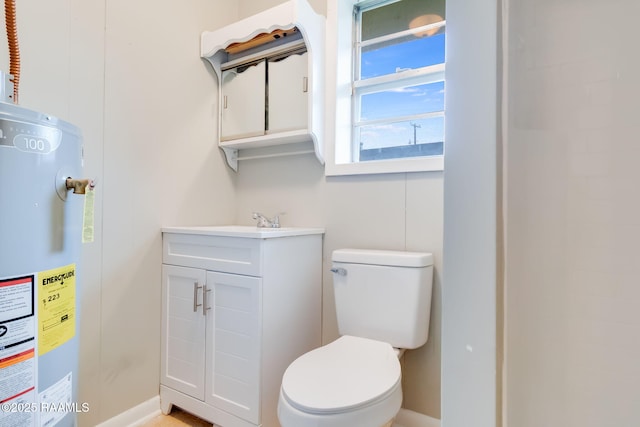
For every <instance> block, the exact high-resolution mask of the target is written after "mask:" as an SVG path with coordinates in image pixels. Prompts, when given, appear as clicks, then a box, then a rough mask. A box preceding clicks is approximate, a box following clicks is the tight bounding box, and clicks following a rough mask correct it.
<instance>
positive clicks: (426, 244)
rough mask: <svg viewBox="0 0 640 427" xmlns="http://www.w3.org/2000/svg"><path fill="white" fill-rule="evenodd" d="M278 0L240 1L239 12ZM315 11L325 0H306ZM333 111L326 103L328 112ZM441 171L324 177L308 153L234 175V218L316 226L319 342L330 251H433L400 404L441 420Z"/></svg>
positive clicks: (328, 322)
mask: <svg viewBox="0 0 640 427" xmlns="http://www.w3.org/2000/svg"><path fill="white" fill-rule="evenodd" d="M279 3H281V1H279V0H270V1H261V2H256V1H255V0H244V1H242V2H240V11H241V13H240V18H244V17H246V16H250V15H252V14H255V13H257V12H260V11H261V10H264V9H266V8H268V7H272V6H275V5H277V4H279ZM310 3H311V5H312V6H313V7H314V8H315V9H316V11H317V12H319V13H323V14H324V12H325V10H326V1H318V0H316V1H311V2H310ZM331 111H332V110H331V109H329V111H328V112H327V114H329V113H330V112H331ZM442 186H443V175H442V173H441V172H436V173H411V174H388V175H369V176H343V177H329V178H326V177H325V176H324V173H323V167H322V166H321V165H320V164H319V163H318V161H317V160H315V158H314V157H313V156H312V155H305V156H298V157H285V158H281V159H264V160H253V161H245V162H241V164H240V171H239V173H238V175H237V181H236V200H237V207H236V209H237V211H236V221H237V222H238V223H240V224H251V223H252V220H251V212H253V211H260V212H262V213H264V214H266V215H273V214H275V213H277V212H286V215H284V216H283V217H282V222H283V224H284V225H285V226H320V227H325V228H326V234H325V238H324V258H325V259H324V269H323V272H324V278H323V294H324V297H323V341H324V342H325V343H328V342H330V341H333V340H334V339H336V338H337V337H338V332H337V326H336V320H335V307H334V302H333V284H332V281H331V273H330V272H329V268H330V265H331V252H332V251H333V250H334V249H338V248H344V247H356V248H372V249H393V250H414V251H427V252H432V253H433V254H434V257H435V276H434V293H433V304H432V316H431V325H430V335H429V340H428V342H427V344H426V345H425V346H423V347H422V348H420V349H417V350H413V351H409V352H407V354H406V356H405V362H404V364H405V366H404V371H403V378H404V384H403V386H404V405H403V406H404V407H406V408H408V409H412V410H414V411H417V412H421V413H424V414H427V415H430V416H432V417H435V418H440V341H441V334H440V329H441V320H440V319H441V294H442V280H441V271H442V221H443V216H442V211H443V207H442V203H443V202H442V198H443V188H442Z"/></svg>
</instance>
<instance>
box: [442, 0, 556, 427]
mask: <svg viewBox="0 0 640 427" xmlns="http://www.w3.org/2000/svg"><path fill="white" fill-rule="evenodd" d="M498 3H499V2H496V1H495V0H477V1H473V2H470V1H466V0H447V48H446V49H447V51H446V56H447V69H446V71H445V79H446V85H447V90H446V93H445V105H446V114H447V119H446V120H447V124H446V127H445V140H446V144H447V148H446V155H445V165H444V169H445V172H444V273H443V275H444V284H443V287H442V425H443V426H445V427H467V426H469V427H471V426H473V427H496V426H499V425H500V424H499V416H498V414H499V411H500V402H499V401H498V400H497V396H498V388H499V379H498V377H497V372H498V370H497V366H496V365H497V362H498V359H497V358H498V357H499V348H498V347H497V340H496V339H497V333H498V331H499V329H500V327H501V326H502V325H501V324H500V321H499V319H498V318H497V311H498V310H499V308H498V304H497V303H498V294H499V292H500V282H499V280H500V278H499V275H498V268H499V264H500V247H499V244H498V243H499V242H498V241H497V238H498V235H499V233H500V224H499V220H498V216H499V200H500V195H499V180H500V174H499V168H500V155H501V153H500V151H499V149H498V144H497V141H498V138H499V137H500V132H499V129H500V111H499V108H498V107H499V90H498V86H497V81H498V79H497V70H498V61H499V56H498V30H499V24H498V22H497V20H498V17H499V10H498ZM540 425H544V424H540ZM515 427H519V426H517V425H516V426H515Z"/></svg>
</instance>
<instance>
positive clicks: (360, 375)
mask: <svg viewBox="0 0 640 427" xmlns="http://www.w3.org/2000/svg"><path fill="white" fill-rule="evenodd" d="M400 379H401V369H400V362H399V361H398V357H397V355H396V352H395V351H394V349H393V347H391V345H390V344H388V343H385V342H381V341H375V340H371V339H367V338H360V337H353V336H343V337H340V338H338V339H337V340H336V341H334V342H332V343H330V344H327V345H325V346H323V347H320V348H317V349H315V350H312V351H310V352H309V353H306V354H304V355H302V356H300V357H299V358H298V359H296V360H295V361H294V362H293V363H292V364H291V365H289V367H288V368H287V370H286V372H285V373H284V376H283V379H282V389H281V395H282V397H283V398H284V399H286V401H287V403H288V404H289V405H291V406H292V407H293V408H295V409H297V410H299V411H302V412H305V413H308V414H318V415H322V414H327V415H329V414H339V413H344V412H350V411H354V410H358V408H362V407H366V406H370V405H375V404H376V403H378V402H381V401H384V400H385V399H387V398H389V397H390V396H392V395H396V394H397V393H400V394H401V391H399V389H400Z"/></svg>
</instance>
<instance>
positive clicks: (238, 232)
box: [162, 225, 324, 239]
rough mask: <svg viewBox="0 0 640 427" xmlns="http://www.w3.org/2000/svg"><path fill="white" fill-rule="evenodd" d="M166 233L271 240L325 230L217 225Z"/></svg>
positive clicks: (181, 228)
mask: <svg viewBox="0 0 640 427" xmlns="http://www.w3.org/2000/svg"><path fill="white" fill-rule="evenodd" d="M162 231H163V232H164V233H181V234H203V235H208V236H227V237H245V238H249V239H269V238H275V237H290V236H302V235H306V234H323V233H324V229H323V228H308V227H281V228H259V227H256V226H255V225H215V226H195V227H163V228H162Z"/></svg>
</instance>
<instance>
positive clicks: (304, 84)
mask: <svg viewBox="0 0 640 427" xmlns="http://www.w3.org/2000/svg"><path fill="white" fill-rule="evenodd" d="M302 92H304V93H306V92H309V78H308V77H303V78H302Z"/></svg>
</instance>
